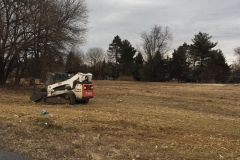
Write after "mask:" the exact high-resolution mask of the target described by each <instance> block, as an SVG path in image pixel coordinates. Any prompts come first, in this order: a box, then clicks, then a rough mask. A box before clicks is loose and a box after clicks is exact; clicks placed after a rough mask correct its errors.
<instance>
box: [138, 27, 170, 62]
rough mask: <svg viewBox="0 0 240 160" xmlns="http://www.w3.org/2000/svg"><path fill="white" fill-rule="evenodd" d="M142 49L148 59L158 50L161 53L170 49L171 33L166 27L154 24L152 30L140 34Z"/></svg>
mask: <svg viewBox="0 0 240 160" xmlns="http://www.w3.org/2000/svg"><path fill="white" fill-rule="evenodd" d="M141 38H142V41H143V49H144V52H145V54H147V57H148V60H149V61H152V59H153V57H154V55H155V53H156V52H157V51H159V52H160V53H161V54H162V55H164V54H165V53H167V52H168V51H169V50H170V44H171V41H172V34H171V32H170V30H169V28H168V27H165V28H163V27H161V26H158V25H154V27H153V28H152V30H151V31H150V32H149V33H147V32H143V33H142V34H141Z"/></svg>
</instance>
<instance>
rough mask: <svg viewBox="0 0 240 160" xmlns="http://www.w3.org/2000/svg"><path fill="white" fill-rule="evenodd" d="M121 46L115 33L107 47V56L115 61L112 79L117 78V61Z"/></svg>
mask: <svg viewBox="0 0 240 160" xmlns="http://www.w3.org/2000/svg"><path fill="white" fill-rule="evenodd" d="M121 47H122V41H121V38H120V37H119V36H118V35H117V36H116V37H114V39H113V41H112V43H111V44H109V48H108V57H109V59H110V60H113V61H114V62H115V71H114V72H115V74H114V79H117V77H118V62H119V58H120V54H121Z"/></svg>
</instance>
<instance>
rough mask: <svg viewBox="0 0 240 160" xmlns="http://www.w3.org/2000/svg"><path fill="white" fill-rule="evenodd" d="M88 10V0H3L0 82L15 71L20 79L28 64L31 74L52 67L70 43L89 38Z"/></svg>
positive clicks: (0, 29)
mask: <svg viewBox="0 0 240 160" xmlns="http://www.w3.org/2000/svg"><path fill="white" fill-rule="evenodd" d="M87 12H88V11H87V7H86V4H85V1H84V0H56V1H52V0H1V1H0V42H1V43H0V75H1V76H0V84H4V83H5V82H6V79H7V78H8V76H9V75H10V74H13V73H14V74H15V77H16V78H15V80H16V82H17V81H19V80H20V78H21V77H22V76H23V73H24V70H25V69H26V68H28V70H29V72H28V73H29V74H30V76H39V75H41V74H45V73H43V72H45V71H47V70H49V71H51V69H52V68H53V64H54V62H55V61H56V60H59V59H62V58H63V56H65V54H64V52H66V50H67V48H71V47H69V46H71V45H75V44H83V43H84V42H85V37H86V36H85V34H86V32H87V28H86V24H87ZM31 64H32V65H31ZM36 64H38V65H36Z"/></svg>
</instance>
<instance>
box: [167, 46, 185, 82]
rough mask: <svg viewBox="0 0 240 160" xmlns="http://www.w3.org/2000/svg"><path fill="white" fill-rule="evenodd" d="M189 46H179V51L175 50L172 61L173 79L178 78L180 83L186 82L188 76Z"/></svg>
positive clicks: (171, 74) (171, 75)
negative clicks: (187, 54)
mask: <svg viewBox="0 0 240 160" xmlns="http://www.w3.org/2000/svg"><path fill="white" fill-rule="evenodd" d="M187 49H188V46H187V44H186V43H184V44H183V45H182V46H179V47H178V49H177V50H174V52H173V54H172V60H171V71H170V72H171V73H170V77H171V78H177V80H178V82H179V81H182V80H184V81H185V80H186V78H187V74H188V63H187V57H186V53H187Z"/></svg>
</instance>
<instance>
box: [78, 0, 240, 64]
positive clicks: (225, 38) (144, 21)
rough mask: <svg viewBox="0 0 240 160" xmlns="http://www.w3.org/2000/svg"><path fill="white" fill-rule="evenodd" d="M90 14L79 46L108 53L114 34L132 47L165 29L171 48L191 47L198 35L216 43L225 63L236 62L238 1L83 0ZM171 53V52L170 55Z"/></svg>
mask: <svg viewBox="0 0 240 160" xmlns="http://www.w3.org/2000/svg"><path fill="white" fill-rule="evenodd" d="M86 2H87V6H88V9H89V10H90V12H89V18H88V20H89V24H88V28H89V31H88V33H87V43H86V44H85V45H84V46H82V47H81V49H82V50H83V51H84V52H87V50H88V49H89V48H95V47H100V48H103V49H104V50H107V49H108V47H109V44H110V43H111V42H112V40H113V38H114V37H115V36H116V35H119V36H120V38H121V39H122V40H124V39H127V40H128V41H130V43H131V44H132V46H133V47H135V48H136V46H137V45H141V43H142V41H141V37H140V35H141V33H142V32H144V31H146V32H148V31H150V30H151V28H153V26H154V25H160V26H162V27H166V26H168V27H169V28H170V31H171V33H172V35H173V41H172V45H171V48H173V49H177V48H178V46H180V45H182V44H183V43H184V42H187V43H188V44H192V41H191V40H192V39H193V38H194V35H196V34H198V33H199V32H204V33H208V34H209V35H210V36H212V39H211V40H212V42H218V45H217V46H216V47H215V48H214V49H221V50H222V51H223V53H224V55H225V57H226V60H227V62H228V63H232V61H234V60H236V57H235V56H234V54H233V49H234V48H236V47H240V43H239V40H240V0H86ZM171 54H172V51H171V52H170V55H171Z"/></svg>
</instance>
